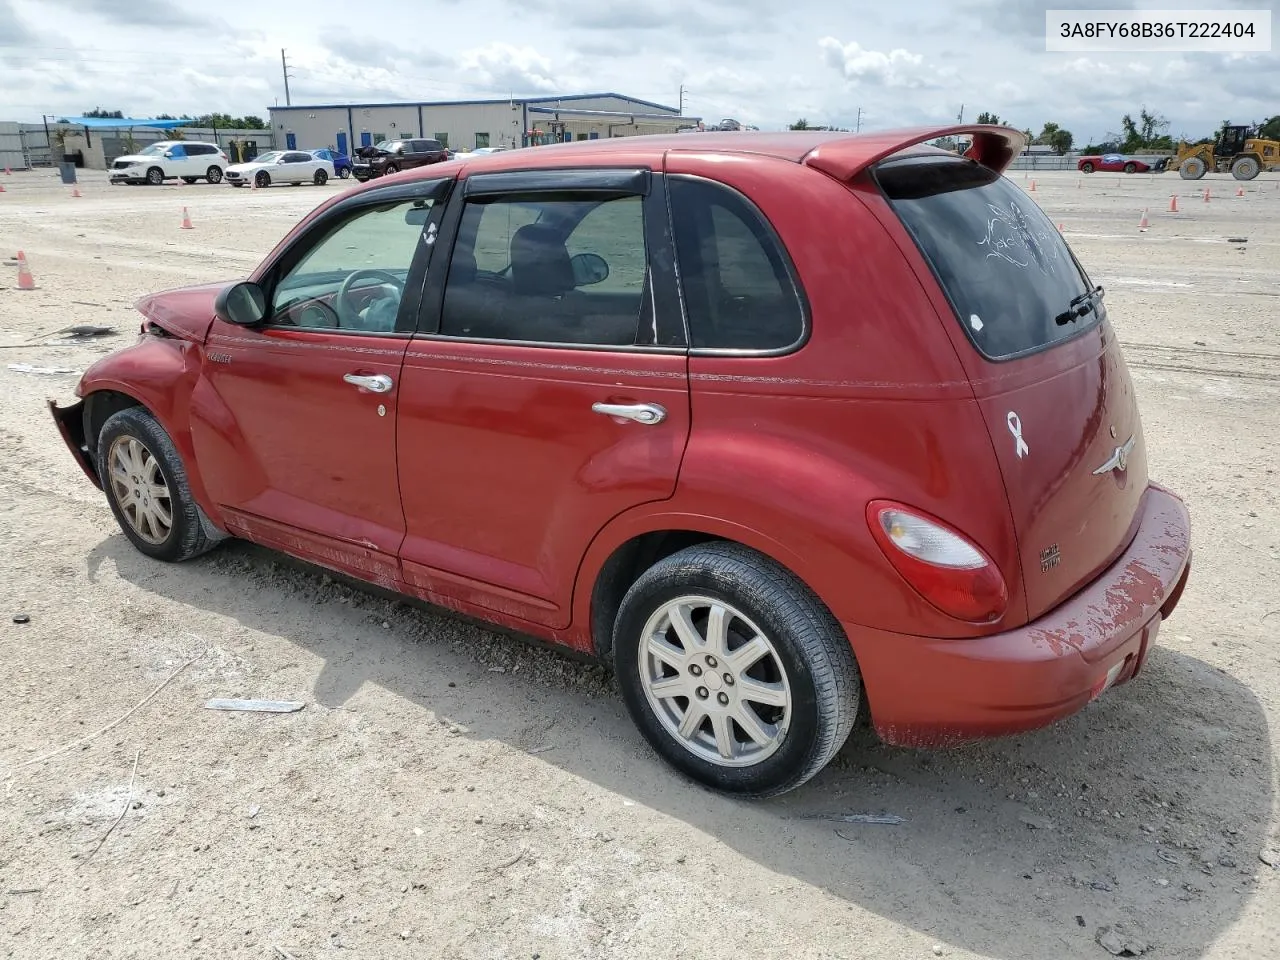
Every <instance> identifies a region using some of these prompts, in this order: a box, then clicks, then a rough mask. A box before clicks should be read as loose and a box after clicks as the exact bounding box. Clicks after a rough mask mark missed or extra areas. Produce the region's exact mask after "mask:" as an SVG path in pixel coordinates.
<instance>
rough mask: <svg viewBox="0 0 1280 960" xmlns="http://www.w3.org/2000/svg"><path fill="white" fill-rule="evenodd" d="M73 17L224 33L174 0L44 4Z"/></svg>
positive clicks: (57, 1)
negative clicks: (80, 15)
mask: <svg viewBox="0 0 1280 960" xmlns="http://www.w3.org/2000/svg"><path fill="white" fill-rule="evenodd" d="M45 2H46V3H53V4H56V5H58V6H60V7H65V8H67V9H69V10H73V11H75V12H76V13H88V14H91V15H93V16H96V17H100V18H102V19H103V20H106V21H107V22H108V23H112V24H119V25H121V26H128V27H155V28H157V29H160V28H203V29H209V28H211V27H212V28H217V29H218V30H219V32H222V31H225V30H227V29H228V28H227V25H226V23H225V22H224V21H221V20H215V19H213V18H211V17H206V16H204V15H203V14H198V13H192V12H190V11H188V10H185V9H184V8H183V7H182V6H180V5H178V4H177V3H174V2H173V0H127V2H118V0H45Z"/></svg>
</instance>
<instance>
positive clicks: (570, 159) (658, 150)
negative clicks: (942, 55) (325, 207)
mask: <svg viewBox="0 0 1280 960" xmlns="http://www.w3.org/2000/svg"><path fill="white" fill-rule="evenodd" d="M957 134H968V135H971V136H972V138H973V142H972V145H971V146H970V148H969V151H968V152H967V153H966V156H970V157H973V158H974V159H977V160H978V161H979V162H981V163H983V164H985V165H987V166H990V167H992V168H993V169H996V170H998V171H1003V170H1004V168H1005V167H1006V166H1007V165H1008V163H1009V161H1010V160H1012V159H1013V158H1014V157H1015V156H1017V154H1018V153H1019V152H1020V151H1021V150H1022V147H1023V145H1024V143H1025V135H1024V134H1023V133H1022V132H1021V131H1018V130H1014V129H1013V128H1011V127H996V126H990V125H986V124H984V125H975V124H970V125H951V126H945V127H906V128H899V129H895V130H883V131H876V132H869V133H847V132H831V131H813V130H804V131H785V132H776V133H775V132H765V131H750V132H738V133H730V132H709V133H698V134H693V135H690V134H647V135H642V136H634V137H615V138H612V139H608V140H579V141H576V142H573V143H553V144H548V145H546V146H541V147H525V148H521V149H518V150H499V151H497V152H495V153H490V154H485V155H484V159H483V161H482V162H483V166H482V167H480V166H478V165H477V161H476V160H471V161H466V162H464V161H449V163H447V164H432V165H431V166H430V167H420V168H417V169H416V170H413V171H410V172H408V174H407V175H406V174H401V178H403V179H433V178H435V177H439V176H441V175H445V174H449V175H451V174H452V173H453V172H454V171H462V170H464V169H465V170H467V171H468V172H471V173H474V172H476V171H477V170H483V171H484V172H486V173H498V172H501V171H504V170H529V169H538V168H547V167H562V166H566V165H569V164H573V165H577V164H578V163H581V164H582V165H584V166H591V165H595V164H600V165H605V166H607V165H609V164H610V163H611V162H616V158H618V157H619V156H620V155H625V156H626V157H627V158H628V159H627V161H626V162H634V161H635V158H636V157H637V156H645V155H648V156H649V157H650V158H651V160H652V162H653V163H654V164H655V165H658V164H659V163H660V161H661V158H662V157H663V155H665V154H666V153H669V152H682V153H698V154H726V155H728V154H733V155H738V156H759V157H768V158H771V159H777V160H784V161H790V162H792V163H796V164H805V165H808V166H812V167H815V168H817V169H819V170H822V171H824V172H825V173H828V174H830V175H831V176H834V177H836V178H837V179H840V180H848V179H850V178H851V177H853V176H854V175H856V174H857V173H858V172H859V171H861V170H862V169H864V168H865V167H868V166H871V165H872V164H874V163H877V162H879V161H880V160H883V159H884V158H885V157H888V156H891V155H893V154H895V153H899V152H901V151H903V150H906V149H909V148H911V147H914V146H916V145H918V144H922V143H925V142H926V141H929V140H936V139H938V138H939V137H947V136H955V135H957ZM454 163H456V166H451V165H450V164H454Z"/></svg>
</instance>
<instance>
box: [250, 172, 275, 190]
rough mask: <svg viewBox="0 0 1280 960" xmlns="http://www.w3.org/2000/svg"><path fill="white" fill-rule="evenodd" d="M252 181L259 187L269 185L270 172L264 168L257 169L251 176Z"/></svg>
mask: <svg viewBox="0 0 1280 960" xmlns="http://www.w3.org/2000/svg"><path fill="white" fill-rule="evenodd" d="M253 182H254V183H255V184H257V185H258V186H259V187H269V186H271V174H269V173H267V171H265V170H259V171H258V175H257V176H256V177H254V178H253Z"/></svg>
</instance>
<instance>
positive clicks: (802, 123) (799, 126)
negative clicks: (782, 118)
mask: <svg viewBox="0 0 1280 960" xmlns="http://www.w3.org/2000/svg"><path fill="white" fill-rule="evenodd" d="M789 129H791V130H811V129H813V128H812V127H810V126H809V121H808V120H806V119H805V118H804V117H801V118H800V119H799V120H797V121H796V122H795V123H793V124H791V126H790V128H789Z"/></svg>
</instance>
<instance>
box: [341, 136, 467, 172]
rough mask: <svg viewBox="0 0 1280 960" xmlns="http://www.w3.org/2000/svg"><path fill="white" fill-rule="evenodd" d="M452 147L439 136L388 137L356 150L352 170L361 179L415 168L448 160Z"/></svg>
mask: <svg viewBox="0 0 1280 960" xmlns="http://www.w3.org/2000/svg"><path fill="white" fill-rule="evenodd" d="M448 158H449V157H448V151H447V150H446V149H445V146H444V144H442V143H441V142H440V141H439V140H423V139H417V140H384V141H383V142H382V143H379V144H377V145H376V146H372V147H360V148H358V149H357V150H356V159H355V161H354V163H353V164H352V170H351V172H352V174H353V175H354V176H355V178H356V179H357V180H359V181H360V182H362V183H363V182H364V181H366V180H372V179H373V178H374V177H384V176H386V175H388V174H392V173H398V172H399V171H401V170H412V169H414V168H415V167H425V166H427V165H428V164H432V163H444V162H446V161H447V160H448Z"/></svg>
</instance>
